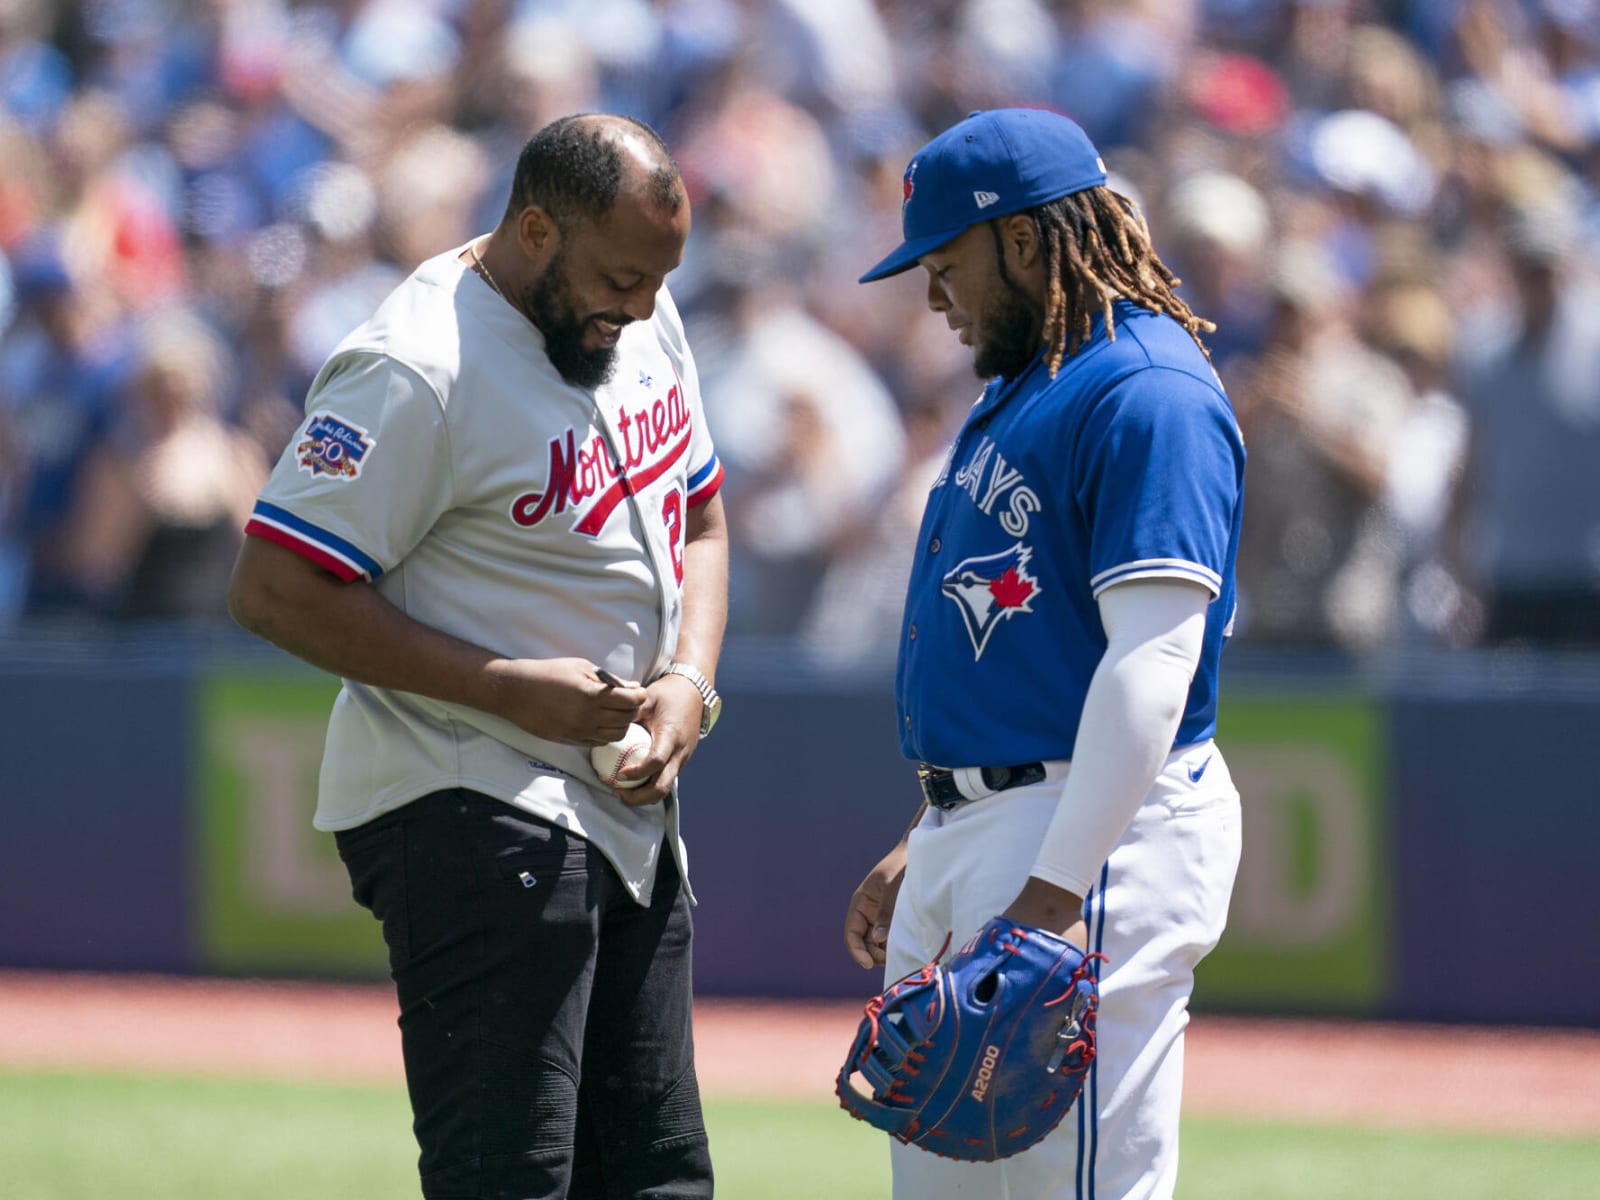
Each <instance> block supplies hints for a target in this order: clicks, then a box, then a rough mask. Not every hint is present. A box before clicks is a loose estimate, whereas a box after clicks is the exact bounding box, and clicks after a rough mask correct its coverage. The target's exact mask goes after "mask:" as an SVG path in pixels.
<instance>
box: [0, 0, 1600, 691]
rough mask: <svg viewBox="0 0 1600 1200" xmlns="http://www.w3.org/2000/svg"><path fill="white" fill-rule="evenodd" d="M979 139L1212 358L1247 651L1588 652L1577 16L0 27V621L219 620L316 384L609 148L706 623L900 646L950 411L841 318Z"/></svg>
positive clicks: (1589, 232) (640, 1) (1268, 12)
mask: <svg viewBox="0 0 1600 1200" xmlns="http://www.w3.org/2000/svg"><path fill="white" fill-rule="evenodd" d="M1008 104H1023V105H1033V106H1043V107H1050V108H1054V109H1057V110H1059V111H1062V112H1065V113H1067V114H1069V115H1070V116H1072V117H1074V118H1075V119H1077V120H1078V121H1079V122H1080V123H1082V124H1083V125H1084V126H1085V128H1086V129H1087V130H1088V131H1089V133H1090V135H1091V136H1092V137H1093V138H1094V139H1095V140H1096V142H1097V143H1098V144H1099V145H1100V147H1101V148H1102V150H1103V151H1104V153H1105V157H1106V159H1107V162H1108V165H1109V167H1110V170H1111V173H1112V186H1114V187H1116V188H1117V189H1118V190H1120V191H1123V192H1125V193H1126V194H1128V195H1130V196H1132V197H1134V198H1135V199H1136V200H1137V201H1138V202H1139V204H1140V205H1141V207H1142V209H1143V211H1144V212H1145V213H1146V214H1147V216H1148V219H1149V222H1150V225H1151V227H1152V230H1153V233H1154V238H1155V242H1156V245H1157V247H1158V249H1159V250H1160V252H1161V253H1162V255H1163V256H1164V257H1165V258H1166V259H1167V261H1168V262H1169V263H1170V264H1171V265H1172V266H1173V267H1174V269H1175V270H1176V271H1177V273H1178V274H1179V275H1180V276H1181V277H1182V279H1183V291H1184V293H1185V294H1186V296H1187V298H1188V300H1189V302H1190V303H1191V305H1192V306H1193V307H1194V308H1195V309H1196V311H1197V312H1199V313H1200V314H1201V315H1202V316H1204V317H1207V318H1209V319H1211V320H1213V321H1215V322H1216V324H1217V330H1216V333H1215V334H1214V335H1212V336H1211V337H1210V339H1209V344H1210V347H1211V351H1212V355H1213V360H1214V362H1215V365H1216V367H1217V369H1218V371H1219V373H1220V374H1221V375H1222V377H1223V378H1224V380H1225V381H1226V382H1227V384H1228V387H1229V390H1230V393H1231V395H1232V397H1233V400H1234V403H1235V407H1236V408H1237V411H1238V414H1239V418H1240V422H1241V425H1242V427H1243V429H1244V434H1245V440H1246V444H1247V446H1248V448H1249V451H1250V455H1251V459H1250V468H1249V476H1248V484H1247V489H1246V513H1245V523H1244V546H1243V549H1242V552H1241V555H1240V561H1239V581H1240V596H1241V599H1240V609H1239V613H1238V619H1237V625H1236V628H1237V636H1238V638H1239V639H1240V641H1241V642H1245V641H1248V642H1250V643H1252V644H1257V645H1274V646H1295V647H1321V648H1326V647H1335V648H1340V649H1343V650H1346V651H1349V652H1351V653H1352V654H1373V653H1382V652H1385V651H1387V650H1389V649H1392V648H1394V647H1397V646H1401V645H1406V644H1415V643H1418V642H1427V643H1435V644H1443V645H1464V644H1475V643H1493V642H1500V641H1507V640H1529V641H1534V642H1541V643H1550V644H1561V645H1590V646H1597V645H1600V294H1595V291H1594V289H1595V288H1596V286H1597V284H1596V278H1595V276H1594V274H1593V272H1592V268H1593V266H1594V264H1595V253H1596V247H1597V245H1600V242H1597V236H1600V223H1597V218H1600V202H1597V201H1600V195H1597V190H1596V189H1597V185H1600V4H1597V3H1596V0H1409V2H1408V0H1393V2H1390V3H1381V2H1379V0H1366V2H1363V0H878V2H876V3H874V2H873V0H323V2H320V3H319V2H300V0H82V2H79V3H51V2H50V0H0V628H4V627H8V626H11V625H14V624H15V623H16V622H18V621H19V620H22V619H26V618H35V617H37V618H46V617H63V616H64V617H74V618H77V617H91V618H97V619H102V620H115V619H122V618H134V617H140V618H143V617H180V618H207V617H218V616H220V615H221V614H222V610H223V599H222V597H223V591H224V587H225V580H226V576H227V572H228V569H229V567H230V565H231V563H232V559H233V555H234V553H235V550H236V547H237V543H238V538H239V536H240V535H239V532H238V531H239V529H240V527H241V523H242V518H243V514H244V513H245V512H247V511H248V507H249V505H250V503H251V500H252V497H253V495H254V493H255V490H256V488H257V487H258V486H259V485H260V483H261V481H262V479H263V478H264V477H265V474H266V472H267V471H268V469H269V468H270V466H271V464H272V462H273V461H275V459H276V457H277V455H278V453H279V452H280V450H281V449H282V447H283V445H284V443H285V441H286V440H287V438H288V437H289V436H290V435H291V433H292V432H293V429H294V426H295V424H296V423H297V421H298V419H299V416H300V405H301V402H302V399H303V396H304V393H305V390H306V387H307V385H308V383H309V382H310V380H311V378H312V376H313V374H314V373H315V371H316V369H317V367H318V366H319V365H320V363H321V361H322V359H323V357H324V356H325V355H326V354H327V353H328V351H329V350H330V349H331V348H332V347H333V346H334V344H335V343H336V342H337V341H338V340H339V339H340V338H341V337H342V336H343V335H344V334H345V333H346V332H347V331H348V330H349V329H350V328H352V327H353V326H354V325H355V324H357V323H358V322H360V321H361V320H362V319H364V318H365V316H366V315H367V314H368V313H369V312H370V310H371V309H372V308H373V307H374V306H375V305H376V304H377V303H378V302H379V301H380V300H381V299H382V297H383V296H384V295H385V294H386V293H387V292H388V290H389V289H390V288H392V287H393V286H394V285H395V284H396V283H397V282H398V281H399V280H400V279H401V278H402V277H403V276H404V275H405V273H406V272H408V271H409V270H410V269H411V268H412V267H413V266H415V265H416V264H417V263H418V262H420V261H421V260H422V259H424V258H427V257H429V256H431V255H433V254H435V253H439V252H440V251H442V250H445V249H448V248H450V247H453V246H456V245H459V244H461V243H463V242H465V241H466V240H467V239H469V238H470V237H472V236H474V235H475V234H477V233H480V232H483V231H486V230H487V229H488V228H490V227H491V226H492V225H493V224H494V223H495V222H496V221H497V220H498V218H499V215H500V212H501V210H502V208H503V206H504V203H505V197H506V194H507V190H508V188H509V184H510V178H511V172H512V169H513V167H514V164H515V159H516V154H517V151H518V150H519V149H520V147H521V145H522V143H523V141H524V140H525V139H526V138H527V136H528V135H529V134H530V133H531V132H532V131H533V130H535V129H536V128H538V127H539V126H541V125H543V124H544V123H545V122H547V121H548V120H550V119H552V118H554V117H557V116H560V115H563V114H566V113H570V112H577V111H592V110H609V111H616V112H623V113H627V114H630V115H633V116H636V117H639V118H641V119H643V120H646V121H648V122H649V123H650V124H652V125H653V126H654V127H656V128H657V129H658V130H660V131H661V133H662V134H663V135H664V137H665V138H666V139H667V141H668V143H669V144H670V145H671V146H672V148H673V150H674V152H675V154H676V155H677V157H678V159H679V161H680V163H681V164H682V167H683V171H684V175H685V178H686V180H687V182H688V186H689V188H690V193H691V196H692V199H693V203H694V233H693V236H692V237H691V241H690V247H689V252H688V257H687V260H686V261H685V263H684V266H683V267H682V268H681V269H680V271H679V272H678V273H677V274H676V275H675V276H674V277H673V279H672V281H671V286H672V288H673V292H674V295H675V297H676V299H677V302H678V305H679V307H680V308H681V309H682V310H683V312H684V314H685V318H686V320H687V323H688V325H689V332H690V336H691V339H692V343H693V345H694V348H695V351H696V354H697V357H698V359H699V362H700V367H701V375H702V382H703V387H704V392H705V400H706V407H707V410H708V414H709V418H710V420H711V422H712V426H713V432H714V435H715V436H716V438H717V442H718V446H719V450H720V453H721V455H722V457H723V459H724V462H725V464H726V467H727V471H728V483H727V492H726V494H727V497H728V505H729V512H730V517H731V520H732V522H733V537H734V543H733V544H734V563H733V571H734V575H733V592H734V595H733V609H732V626H731V629H732V631H733V632H736V633H743V634H760V635H794V636H796V637H798V638H801V639H803V640H804V642H805V643H806V644H807V645H809V646H810V647H811V648H812V652H813V653H814V654H815V655H816V656H817V657H818V658H819V659H820V660H822V661H836V662H840V663H850V662H858V661H860V660H861V659H862V658H863V657H870V656H872V655H873V654H875V653H878V652H881V651H883V650H885V649H887V650H890V651H892V646H893V642H894V632H895V630H896V628H897V619H898V612H899V607H900V603H901V600H902V589H903V586H904V578H905V575H906V571H907V569H908V565H909V555H910V552H911V543H912V540H913V534H914V530H915V523H916V521H917V518H918V514H919V512H920V509H921V505H922V500H923V498H924V496H925V494H926V490H927V487H928V485H929V483H930V481H931V479H932V478H933V477H934V475H936V474H937V472H938V469H939V465H940V460H941V457H942V455H943V453H944V451H945V448H946V447H947V445H948V443H949V438H950V436H951V434H952V433H953V431H954V428H955V427H956V425H957V424H958V423H959V421H960V419H961V415H962V413H963V412H964V410H965V409H966V408H967V407H968V406H969V405H970V404H971V402H972V401H973V399H974V398H975V397H976V394H977V391H978V386H979V385H978V382H977V381H976V380H975V379H974V378H973V376H972V374H971V368H970V353H969V351H967V350H966V348H964V347H962V346H960V345H959V344H958V343H957V342H956V340H955V339H954V338H952V337H951V336H949V333H948V331H947V330H946V329H945V328H944V325H943V322H942V321H941V320H939V319H938V318H937V317H934V316H932V315H931V314H929V313H927V312H926V310H925V307H924V303H923V298H924V289H923V287H922V285H921V282H920V277H919V276H918V275H915V274H914V275H910V276H907V277H905V278H903V279H900V280H897V281H891V282H889V283H885V284H878V285H875V286H873V287H870V288H864V287H860V286H858V285H857V284H856V283H855V279H856V277H857V275H858V274H859V273H860V272H861V271H862V270H863V269H865V267H866V266H868V265H870V264H871V263H872V262H873V261H875V260H876V259H877V258H878V257H879V256H880V255H881V254H882V253H883V252H884V251H885V250H886V249H887V248H888V247H889V246H891V245H893V244H894V243H895V242H896V241H897V240H898V236H899V233H898V229H899V214H900V197H901V174H902V172H903V170H904V168H905V164H906V161H907V159H908V157H909V155H910V153H911V152H912V151H913V150H914V149H915V148H916V147H917V146H919V145H920V144H921V143H922V142H923V141H924V140H926V138H927V137H929V136H931V134H932V133H934V132H937V131H938V130H940V129H941V128H943V127H945V126H946V125H948V124H949V123H951V122H952V121H954V120H956V119H959V118H960V117H961V116H963V115H965V114H966V113H967V112H968V111H969V110H971V109H975V108H988V107H995V106H1000V105H1008Z"/></svg>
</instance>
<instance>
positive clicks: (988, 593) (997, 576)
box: [939, 542, 1039, 661]
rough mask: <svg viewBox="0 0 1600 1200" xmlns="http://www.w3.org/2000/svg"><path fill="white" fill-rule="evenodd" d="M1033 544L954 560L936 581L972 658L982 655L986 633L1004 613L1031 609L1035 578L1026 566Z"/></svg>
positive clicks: (991, 629)
mask: <svg viewBox="0 0 1600 1200" xmlns="http://www.w3.org/2000/svg"><path fill="white" fill-rule="evenodd" d="M1032 557H1033V548H1032V547H1031V546H1025V545H1023V544H1022V543H1021V542H1018V543H1017V544H1016V545H1015V546H1012V547H1011V549H1009V550H1002V551H1001V552H1000V553H999V554H985V555H981V556H979V557H976V558H969V559H966V560H964V561H963V562H960V563H958V564H957V565H956V566H955V568H954V569H953V570H951V571H950V573H949V574H947V575H946V576H945V577H944V579H943V580H942V581H941V582H940V585H939V591H940V592H941V593H943V594H944V595H946V596H948V597H950V599H952V600H954V601H955V602H956V606H957V607H958V608H960V609H961V619H962V620H963V621H965V622H966V625H967V636H968V637H970V638H971V639H972V650H973V655H972V657H973V660H974V661H976V660H977V659H980V658H982V657H983V648H984V647H985V646H987V645H988V644H989V635H990V634H992V633H993V632H994V631H995V627H996V626H998V625H999V624H1000V622H1001V621H1003V620H1005V619H1007V618H1008V617H1014V616H1016V615H1017V614H1018V613H1031V612H1032V611H1033V602H1034V599H1035V598H1036V597H1037V596H1038V595H1039V581H1038V580H1037V579H1035V578H1034V577H1033V575H1032V574H1031V573H1030V572H1029V570H1028V561H1029V559H1031V558H1032Z"/></svg>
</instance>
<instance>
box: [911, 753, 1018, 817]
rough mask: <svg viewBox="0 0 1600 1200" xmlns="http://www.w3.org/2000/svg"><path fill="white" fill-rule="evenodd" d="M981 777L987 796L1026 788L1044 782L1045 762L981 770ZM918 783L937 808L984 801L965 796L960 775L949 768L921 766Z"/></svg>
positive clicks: (928, 799) (980, 797) (921, 764)
mask: <svg viewBox="0 0 1600 1200" xmlns="http://www.w3.org/2000/svg"><path fill="white" fill-rule="evenodd" d="M978 774H979V777H980V778H982V780H983V786H984V787H985V788H987V789H988V791H987V792H986V793H985V794H986V795H990V796H992V795H994V794H995V793H996V792H1003V791H1005V790H1006V789H1007V788H1014V787H1026V786H1027V785H1028V784H1030V783H1042V782H1043V781H1044V777H1045V770H1044V764H1043V763H1042V762H1031V763H1018V764H1016V765H1015V766H1012V767H979V768H978ZM917 782H918V783H920V784H921V785H922V795H923V797H924V798H925V799H926V800H927V801H928V803H929V804H931V805H933V807H934V808H939V809H946V810H948V809H952V808H959V807H960V806H961V805H963V804H967V803H970V802H971V801H973V800H981V799H983V797H982V796H967V795H964V794H963V793H962V791H961V789H960V788H959V787H957V786H956V773H955V772H954V771H952V770H949V769H948V768H945V767H933V766H929V765H928V764H927V763H920V764H918V766H917Z"/></svg>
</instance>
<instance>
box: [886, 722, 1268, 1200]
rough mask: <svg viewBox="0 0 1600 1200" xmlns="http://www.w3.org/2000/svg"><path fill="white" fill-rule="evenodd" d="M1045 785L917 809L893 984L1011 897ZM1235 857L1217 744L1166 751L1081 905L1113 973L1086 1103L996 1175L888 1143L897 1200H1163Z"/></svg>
mask: <svg viewBox="0 0 1600 1200" xmlns="http://www.w3.org/2000/svg"><path fill="white" fill-rule="evenodd" d="M1067 769H1068V770H1070V767H1069V768H1067ZM1197 773H1198V778H1196V777H1195V776H1196V774H1197ZM1051 775H1052V778H1050V779H1047V780H1046V781H1045V782H1043V783H1038V784H1033V785H1031V786H1029V787H1023V788H1015V789H1013V790H1011V791H1007V792H1001V793H999V794H997V795H994V796H990V797H988V798H986V799H983V800H977V801H974V802H972V803H970V804H966V805H963V806H962V807H960V808H958V809H955V810H954V811H951V812H940V811H938V810H937V809H932V808H930V809H929V810H928V812H927V814H926V815H925V816H924V817H923V819H922V821H921V822H920V824H918V826H917V828H916V829H914V830H913V831H912V832H911V838H910V842H909V846H908V851H907V865H906V875H905V882H904V883H903V885H902V886H901V889H900V895H899V898H898V900H897V902H896V905H895V911H894V918H893V920H892V921H891V923H890V929H889V944H888V951H887V952H888V961H887V963H886V965H885V977H886V979H887V980H888V981H889V982H893V981H894V980H896V979H899V978H900V977H901V976H903V975H905V974H907V973H909V972H911V971H914V970H916V969H917V968H918V967H920V966H922V964H923V963H925V962H927V961H928V960H929V959H930V958H932V957H933V956H934V954H936V953H937V952H938V951H939V948H940V945H941V944H942V943H943V942H944V940H945V935H946V933H950V934H953V935H954V936H953V939H952V942H951V945H953V946H958V945H960V944H961V943H962V942H963V941H964V940H965V939H966V938H967V937H969V936H970V935H971V934H972V933H974V932H976V931H977V929H978V928H979V927H980V926H982V925H983V923H984V922H985V921H987V920H988V919H989V918H990V917H994V916H998V915H999V914H1000V913H1002V912H1003V911H1004V910H1005V909H1006V907H1007V906H1008V905H1009V904H1010V903H1011V901H1012V900H1014V899H1015V898H1016V896H1017V893H1018V892H1019V891H1020V890H1021V888H1022V885H1023V883H1024V882H1025V881H1026V879H1027V877H1028V874H1029V872H1030V871H1031V869H1032V867H1033V862H1034V857H1035V855H1036V854H1037V853H1038V849H1039V844H1040V842H1041V840H1042V839H1043V837H1044V832H1045V829H1046V827H1047V826H1048V825H1049V824H1050V820H1051V817H1052V816H1053V815H1054V814H1055V810H1056V806H1057V804H1058V803H1059V800H1060V796H1061V787H1062V785H1061V782H1060V779H1059V778H1057V777H1056V776H1057V775H1058V773H1057V772H1056V771H1052V772H1051ZM1239 850H1240V842H1239V794H1238V792H1237V791H1236V790H1235V788H1234V785H1233V780H1232V779H1231V778H1230V777H1229V775H1228V768H1227V764H1226V763H1224V762H1223V759H1222V755H1221V753H1220V752H1219V751H1218V750H1217V748H1216V746H1215V744H1214V743H1212V742H1204V743H1201V744H1200V745H1196V746H1187V747H1184V748H1183V749H1182V750H1179V751H1176V752H1174V753H1173V754H1172V755H1171V756H1170V757H1169V758H1168V759H1167V762H1166V764H1165V766H1164V767H1163V768H1162V771H1161V774H1160V775H1159V776H1157V777H1156V782H1155V785H1154V787H1152V788H1151V791H1150V794H1149V795H1148V796H1147V797H1146V798H1145V800H1144V803H1143V804H1142V805H1141V806H1140V808H1139V811H1138V813H1137V814H1136V815H1135V817H1134V819H1133V821H1132V823H1131V824H1130V825H1129V826H1128V829H1127V830H1126V832H1124V834H1123V836H1122V840H1121V841H1120V842H1118V843H1117V846H1116V848H1115V849H1114V850H1113V851H1112V853H1111V858H1110V859H1109V860H1108V862H1107V863H1106V865H1105V867H1104V868H1103V869H1102V871H1101V874H1100V882H1099V883H1098V884H1097V885H1096V887H1095V888H1094V889H1093V891H1091V893H1090V894H1089V896H1088V897H1087V898H1086V899H1085V902H1084V917H1085V919H1086V920H1087V922H1088V928H1089V941H1090V945H1089V947H1088V948H1089V949H1090V950H1093V951H1098V952H1100V953H1102V954H1104V955H1105V956H1106V958H1107V960H1108V961H1107V962H1105V963H1103V964H1101V968H1100V1012H1099V1020H1098V1053H1097V1056H1096V1058H1095V1062H1094V1065H1093V1067H1091V1068H1090V1075H1089V1078H1088V1080H1087V1081H1086V1083H1085V1086H1084V1091H1083V1095H1082V1096H1081V1097H1080V1098H1079V1100H1078V1102H1077V1104H1076V1105H1075V1106H1074V1108H1073V1110H1072V1111H1071V1112H1069V1113H1068V1114H1067V1117H1066V1119H1065V1120H1064V1121H1063V1122H1062V1123H1061V1125H1060V1126H1059V1127H1057V1129H1056V1130H1055V1131H1054V1132H1053V1133H1051V1134H1050V1135H1049V1136H1048V1137H1046V1138H1045V1139H1044V1140H1043V1141H1041V1142H1040V1143H1038V1144H1037V1145H1036V1146H1033V1147H1032V1148H1030V1149H1028V1150H1026V1151H1024V1152H1023V1153H1021V1154H1019V1155H1016V1156H1014V1157H1012V1158H1008V1159H1003V1160H1001V1161H1000V1162H995V1163H962V1162H955V1161H952V1160H950V1159H946V1158H941V1157H939V1156H938V1155H936V1154H933V1153H931V1152H929V1151H926V1150H922V1149H920V1148H919V1147H915V1146H905V1145H902V1144H900V1143H898V1142H892V1143H891V1155H892V1166H893V1172H894V1196H895V1200H954V1198H956V1197H962V1198H971V1200H1170V1197H1171V1196H1172V1194H1173V1188H1174V1187H1175V1186H1176V1183H1177V1176H1178V1109H1179V1103H1180V1100H1181V1098H1182V1090H1183V1031H1184V1027H1185V1026H1186V1025H1187V1024H1188V1022H1189V1012H1188V1005H1189V995H1190V992H1191V991H1192V990H1193V987H1194V969H1195V966H1196V964H1197V963H1199V961H1200V960H1201V959H1202V958H1204V957H1205V956H1206V954H1207V953H1209V952H1210V950H1211V948H1212V947H1213V946H1215V945H1216V944H1217V939H1218V938H1219V937H1221V935H1222V929H1223V925H1224V924H1225V922H1226V920H1227V915H1228V898H1229V895H1230V894H1231V892H1232V891H1233V878H1234V874H1235V872H1236V871H1237V869H1238V866H1239Z"/></svg>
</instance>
